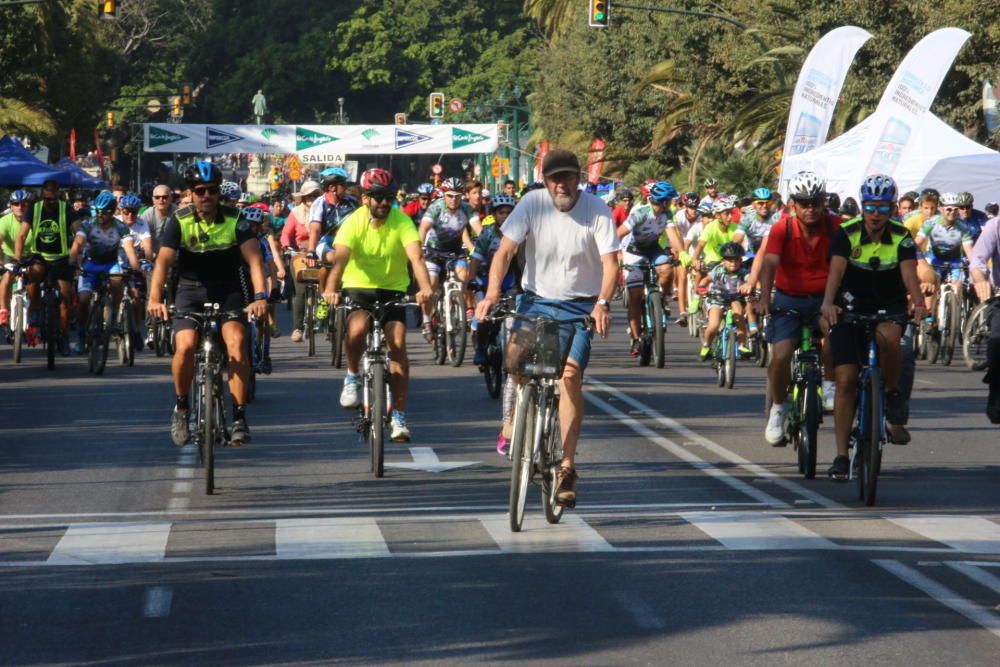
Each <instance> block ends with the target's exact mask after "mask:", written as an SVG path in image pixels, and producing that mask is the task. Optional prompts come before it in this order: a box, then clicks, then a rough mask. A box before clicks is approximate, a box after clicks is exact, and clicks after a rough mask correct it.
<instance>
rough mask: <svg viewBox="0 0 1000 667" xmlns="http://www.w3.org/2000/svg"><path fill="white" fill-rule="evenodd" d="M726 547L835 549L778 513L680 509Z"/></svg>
mask: <svg viewBox="0 0 1000 667" xmlns="http://www.w3.org/2000/svg"><path fill="white" fill-rule="evenodd" d="M680 516H681V517H682V518H683V519H684V520H685V521H687V522H689V523H691V524H693V525H694V526H696V527H697V528H698V529H699V530H701V531H702V532H703V533H705V534H706V535H708V536H709V537H711V538H713V539H715V540H717V541H718V542H720V543H721V544H722V545H723V546H725V547H727V548H729V549H752V550H767V549H836V548H837V545H836V544H834V543H833V542H831V541H830V540H828V539H826V538H825V537H821V536H820V535H817V534H816V533H814V532H812V531H811V530H809V529H808V528H805V527H803V526H801V525H799V524H797V523H795V522H794V521H792V520H791V519H786V518H785V517H783V516H781V515H779V514H757V513H749V512H684V513H682V514H681V515H680Z"/></svg>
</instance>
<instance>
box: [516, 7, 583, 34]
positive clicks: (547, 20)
mask: <svg viewBox="0 0 1000 667" xmlns="http://www.w3.org/2000/svg"><path fill="white" fill-rule="evenodd" d="M582 1H583V0H524V13H525V14H527V15H528V16H529V17H531V18H532V19H533V20H534V21H535V23H537V24H538V27H539V28H541V30H542V32H543V33H544V34H545V36H546V37H547V38H548V39H550V40H552V41H556V40H557V39H558V38H559V35H560V34H562V31H563V30H564V29H565V28H566V26H567V25H569V22H570V20H571V19H572V18H573V7H574V5H579V4H582Z"/></svg>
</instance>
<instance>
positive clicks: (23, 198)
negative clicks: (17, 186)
mask: <svg viewBox="0 0 1000 667" xmlns="http://www.w3.org/2000/svg"><path fill="white" fill-rule="evenodd" d="M30 201H31V193H30V192H28V191H27V190H14V191H13V192H11V193H10V198H9V199H8V200H7V202H8V203H10V204H23V203H24V202H30Z"/></svg>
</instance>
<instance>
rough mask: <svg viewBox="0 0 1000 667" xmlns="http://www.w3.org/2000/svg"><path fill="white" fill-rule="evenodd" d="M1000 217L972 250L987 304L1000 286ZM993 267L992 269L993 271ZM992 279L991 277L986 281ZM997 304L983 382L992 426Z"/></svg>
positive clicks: (998, 420) (996, 400) (999, 409)
mask: <svg viewBox="0 0 1000 667" xmlns="http://www.w3.org/2000/svg"><path fill="white" fill-rule="evenodd" d="M998 225H1000V218H992V219H990V220H989V221H988V222H987V223H986V224H985V225H984V226H983V233H982V234H980V235H979V240H978V241H976V245H975V247H974V248H973V249H972V261H971V262H970V263H969V265H970V268H971V269H972V280H973V282H974V284H975V286H976V295H977V296H978V297H979V300H980V301H983V302H985V301H986V300H987V299H989V298H991V297H992V296H993V293H994V290H996V289H997V288H998V287H1000V270H998V267H1000V228H998ZM990 266H992V267H993V270H992V271H991V270H990ZM987 276H989V278H987ZM997 303H998V302H996V301H994V302H993V305H992V306H991V307H990V315H989V317H990V320H989V323H990V339H989V341H988V342H987V343H986V375H985V376H984V377H983V382H984V383H985V384H988V385H989V387H990V391H989V397H988V398H987V400H986V417H987V418H988V419H989V420H990V422H991V423H993V424H1000V307H998V306H997Z"/></svg>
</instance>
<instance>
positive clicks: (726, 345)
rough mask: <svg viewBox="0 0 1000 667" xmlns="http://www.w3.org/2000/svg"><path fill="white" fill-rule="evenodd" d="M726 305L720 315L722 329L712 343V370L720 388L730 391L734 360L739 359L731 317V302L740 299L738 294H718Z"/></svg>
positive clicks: (733, 378)
mask: <svg viewBox="0 0 1000 667" xmlns="http://www.w3.org/2000/svg"><path fill="white" fill-rule="evenodd" d="M718 298H719V300H720V301H723V302H724V303H725V304H726V305H725V306H724V308H725V310H724V311H723V315H722V327H721V328H720V329H719V332H718V333H717V334H716V335H715V340H713V341H712V351H711V355H712V368H713V370H715V374H716V379H717V381H718V384H719V386H720V387H725V388H726V389H732V388H733V384H734V383H735V382H736V360H737V359H738V358H739V356H740V354H739V350H738V348H739V342H738V340H737V332H738V329H737V327H736V320H735V318H734V316H733V308H732V305H731V302H733V301H736V300H737V299H739V298H740V295H739V294H719V295H718Z"/></svg>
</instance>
